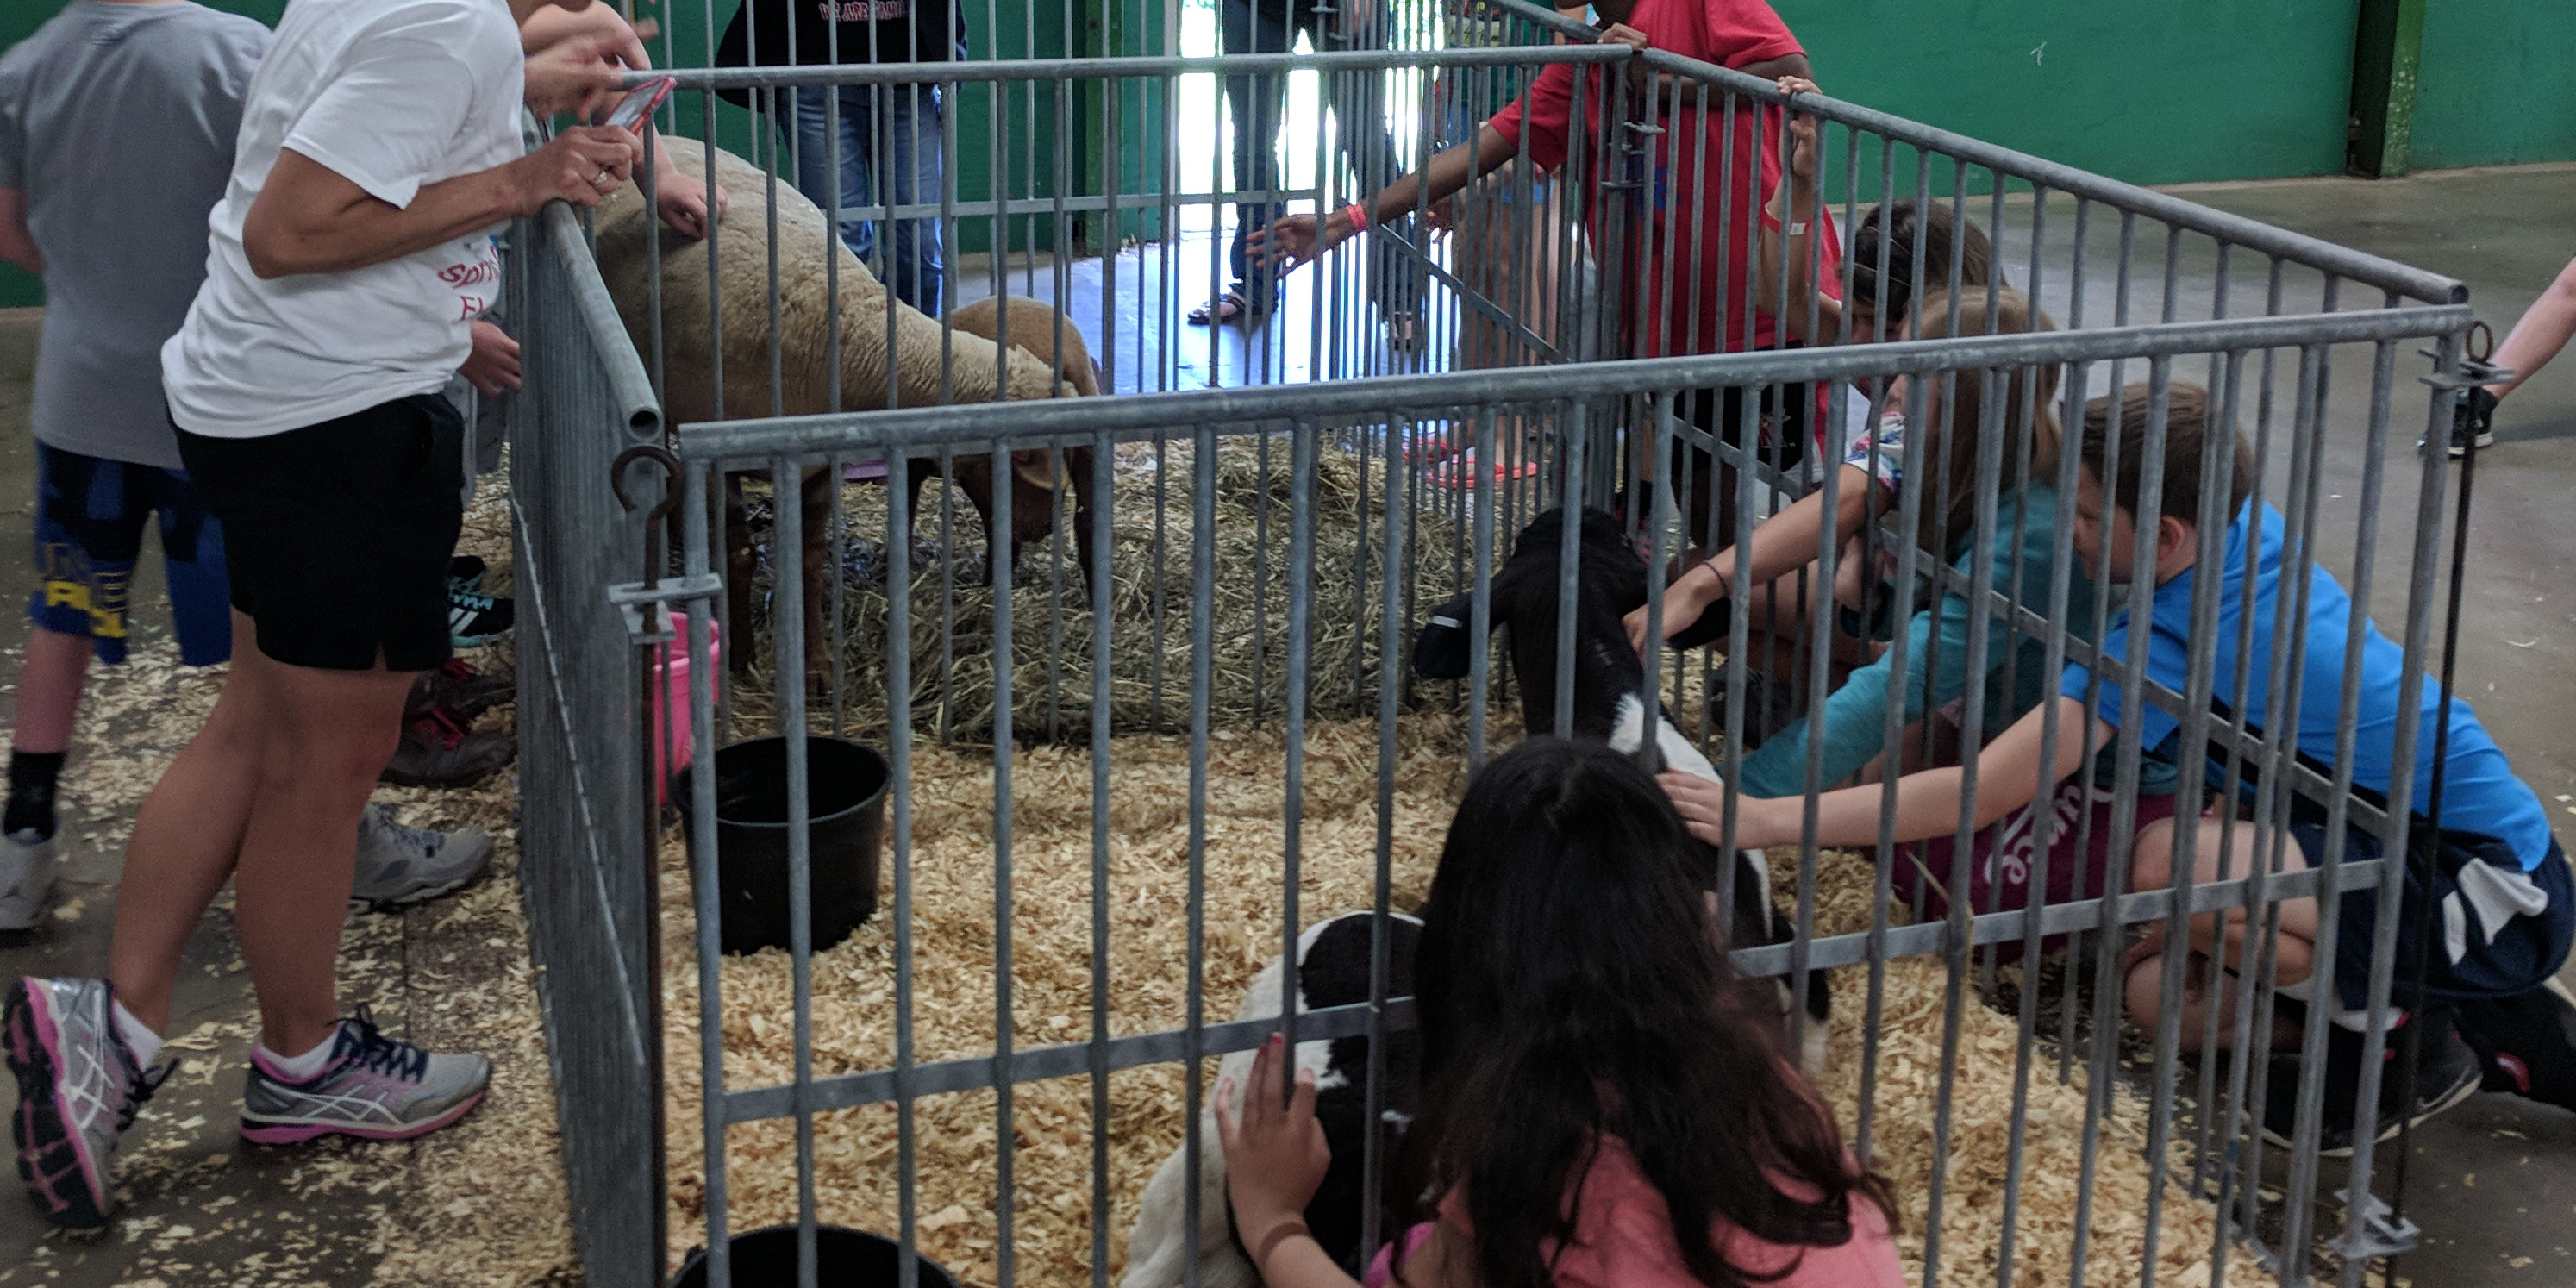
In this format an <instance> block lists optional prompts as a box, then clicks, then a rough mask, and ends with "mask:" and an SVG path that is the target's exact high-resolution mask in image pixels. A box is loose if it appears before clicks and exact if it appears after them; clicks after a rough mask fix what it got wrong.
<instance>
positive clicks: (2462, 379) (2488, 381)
mask: <svg viewBox="0 0 2576 1288" xmlns="http://www.w3.org/2000/svg"><path fill="white" fill-rule="evenodd" d="M2424 356H2425V357H2427V358H2430V357H2432V356H2433V355H2432V354H2430V353H2427V354H2425V355H2424ZM2420 378H2421V379H2422V380H2423V382H2424V383H2425V384H2428V385H2431V386H2432V387H2434V388H2435V389H2450V390H2455V391H2456V390H2461V389H2475V388H2477V387H2479V386H2480V385H2500V384H2503V383H2505V382H2506V381H2509V380H2511V379H2513V371H2512V370H2511V369H2510V368H2506V367H2499V366H2497V365H2496V364H2494V363H2492V362H2480V361H2479V360H2477V359H2475V358H2462V359H2460V365H2459V368H2458V370H2456V371H2453V372H2452V373H2451V374H2449V375H2442V374H2440V373H2436V374H2433V375H2429V376H2424V377H2420Z"/></svg>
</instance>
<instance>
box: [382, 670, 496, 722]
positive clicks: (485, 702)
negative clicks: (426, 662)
mask: <svg viewBox="0 0 2576 1288" xmlns="http://www.w3.org/2000/svg"><path fill="white" fill-rule="evenodd" d="M518 695H519V681H518V678H517V677H515V676H508V675H489V674H486V673H484V672H482V671H478V670H475V669H474V666H473V664H471V663H469V662H467V661H466V660H465V659H463V658H461V657H452V658H449V659H447V662H446V664H445V665H443V666H441V667H439V668H438V669H437V670H435V671H423V672H421V676H420V679H419V680H417V681H415V682H414V683H413V685H412V691H411V698H410V700H409V701H408V702H407V703H405V704H404V708H403V709H404V711H405V713H406V714H407V715H410V716H412V717H418V716H420V715H421V714H423V713H425V712H427V711H428V710H429V709H430V708H431V707H445V708H447V709H448V710H449V711H451V712H454V713H455V714H456V718H457V719H459V720H468V721H470V720H472V719H473V718H474V717H476V716H479V715H481V714H483V713H484V712H486V711H489V710H491V709H492V708H494V707H497V706H500V705H502V704H504V703H507V702H514V701H517V700H518Z"/></svg>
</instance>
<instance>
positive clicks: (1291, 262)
mask: <svg viewBox="0 0 2576 1288" xmlns="http://www.w3.org/2000/svg"><path fill="white" fill-rule="evenodd" d="M1593 9H1594V11H1595V12H1596V13H1598V14H1599V15H1600V16H1601V17H1602V18H1603V19H1605V20H1608V21H1609V22H1610V23H1611V26H1610V27H1609V28H1608V29H1607V30H1606V31H1604V32H1603V33H1602V39H1603V40H1604V41H1606V42H1613V43H1618V44H1625V45H1629V46H1631V47H1633V48H1636V49H1639V50H1643V49H1647V48H1653V49H1659V50H1663V51H1666V52H1668V53H1674V54H1679V55H1682V56H1684V57H1687V58H1694V59H1698V60H1700V61H1702V62H1709V63H1715V64H1718V65H1720V66H1723V67H1726V68H1729V69H1731V70H1735V71H1739V72H1744V73H1746V74H1748V75H1752V76H1757V77H1762V78H1764V79H1767V80H1776V79H1778V78H1779V77H1782V76H1797V77H1802V78H1812V76H1813V70H1812V69H1811V68H1810V67H1809V65H1808V62H1807V56H1806V53H1805V51H1804V50H1803V49H1801V48H1800V47H1799V45H1798V41H1797V38H1796V37H1795V36H1793V35H1791V34H1790V32H1789V28H1788V26H1787V24H1785V23H1783V22H1782V21H1781V20H1780V16H1779V14H1777V13H1775V12H1773V10H1772V8H1771V6H1770V5H1769V4H1767V3H1765V2H1764V0H1596V3H1595V4H1594V5H1593ZM1623 79H1624V81H1625V83H1622V81H1623ZM1623 121H1624V122H1631V123H1634V124H1638V125H1649V124H1651V125H1654V126H1659V127H1660V130H1661V132H1660V133H1652V134H1645V135H1643V136H1641V137H1643V138H1644V139H1645V140H1647V141H1648V146H1647V148H1646V151H1645V154H1644V155H1642V156H1636V157H1628V156H1625V155H1623V152H1622V149H1621V148H1620V147H1619V146H1618V145H1619V144H1620V142H1621V139H1622V137H1623V136H1624V135H1625V134H1626V131H1624V130H1620V129H1617V128H1605V127H1616V126H1618V125H1620V124H1621V123H1622V122H1623ZM1578 123H1579V124H1580V130H1579V131H1578V129H1577V125H1578ZM1779 139H1780V109H1779V108H1778V107H1776V106H1767V105H1766V106H1760V107H1756V106H1754V105H1753V104H1751V103H1749V102H1747V101H1745V100H1742V99H1732V100H1731V99H1730V97H1729V96H1728V95H1727V94H1725V93H1723V92H1721V91H1718V90H1717V89H1715V88H1714V87H1709V86H1704V84H1703V83H1702V82H1698V81H1694V80H1690V79H1687V78H1678V77H1673V76H1670V75H1663V76H1658V77H1654V78H1652V79H1651V80H1650V79H1648V78H1646V77H1643V76H1631V77H1626V78H1622V77H1620V76H1619V75H1618V74H1617V73H1606V72H1604V71H1602V70H1599V69H1596V68H1593V67H1589V66H1586V67H1583V68H1580V69H1578V68H1577V67H1576V66H1575V65H1574V64H1570V63H1558V64H1554V65H1551V66H1549V67H1548V68H1547V69H1546V70H1545V71H1544V72H1542V73H1541V74H1540V75H1539V76H1538V78H1537V80H1536V81H1535V82H1534V83H1533V84H1532V85H1531V87H1530V90H1529V92H1528V94H1527V95H1525V96H1524V97H1523V98H1522V99H1520V100H1517V101H1514V102H1513V103H1511V104H1509V105H1507V106H1505V107H1504V108H1503V110H1502V111H1500V112H1497V113H1495V114H1494V116H1493V117H1492V119H1490V120H1488V121H1487V122H1486V123H1485V124H1484V125H1483V126H1482V127H1481V128H1480V129H1478V130H1477V132H1476V138H1475V140H1474V141H1473V142H1472V143H1462V144H1459V145H1458V146H1456V147H1453V148H1450V149H1448V150H1446V151H1444V152H1442V153H1440V154H1439V155H1437V156H1435V157H1433V158H1432V160H1431V162H1430V164H1429V165H1427V166H1425V167H1424V168H1423V170H1422V172H1421V173H1420V174H1416V175H1408V176H1406V177H1405V178H1402V179H1399V180H1397V181H1396V182H1394V183H1392V184H1389V185H1388V186H1387V187H1386V188H1385V189H1384V190H1382V191H1381V192H1379V193H1378V194H1377V196H1376V198H1375V199H1374V200H1371V201H1367V202H1356V203H1353V204H1352V205H1351V206H1350V207H1348V208H1347V209H1344V210H1341V211H1336V212H1333V213H1331V214H1327V215H1323V216H1316V215H1289V216H1286V217H1284V218H1281V219H1279V220H1277V221H1275V222H1273V223H1272V224H1271V225H1270V227H1269V228H1268V229H1267V230H1265V232H1264V233H1263V234H1261V235H1260V236H1259V237H1258V238H1256V241H1255V245H1254V246H1253V253H1254V254H1255V255H1256V256H1257V257H1259V258H1261V259H1262V260H1264V261H1265V262H1271V263H1282V264H1284V265H1286V266H1288V267H1294V266H1295V265H1297V264H1301V263H1304V262H1305V261H1307V260H1309V259H1313V258H1315V257H1316V256H1317V255H1320V254H1323V253H1325V252H1327V251H1330V250H1332V249H1333V248H1334V247H1336V246H1338V245H1340V244H1341V243H1342V242H1344V241H1347V240H1349V239H1350V238H1351V237H1352V236H1353V235H1355V234H1357V233H1360V232H1364V231H1366V230H1367V229H1368V228H1370V227H1373V226H1375V225H1377V224H1379V223H1382V222H1384V221H1385V220H1388V219H1392V218H1397V217H1399V216H1402V215H1404V214H1407V213H1410V212H1412V211H1414V210H1417V209H1421V208H1424V207H1427V206H1430V205H1434V204H1437V203H1438V202H1440V201H1442V200H1445V199H1446V198H1447V197H1449V196H1450V195H1451V194H1453V193H1455V192H1457V191H1458V190H1459V189H1461V188H1463V187H1465V186H1466V185H1467V184H1468V183H1469V182H1470V181H1471V180H1473V179H1475V178H1477V177H1479V176H1482V175H1484V174H1486V173H1487V172H1490V171H1492V170H1494V169H1497V168H1499V167H1501V166H1502V165H1503V164H1504V163H1506V162H1508V161H1510V160H1511V159H1512V158H1514V157H1516V156H1521V155H1527V156H1528V157H1529V158H1530V160H1531V162H1532V163H1533V164H1535V165H1537V166H1538V167H1539V168H1540V169H1542V170H1546V171H1555V170H1558V169H1559V168H1561V167H1563V166H1565V165H1566V164H1567V163H1568V162H1569V161H1570V160H1571V161H1576V162H1577V168H1576V177H1578V178H1579V179H1580V180H1581V181H1582V182H1583V184H1584V191H1585V221H1586V230H1587V233H1588V237H1589V241H1590V245H1591V249H1592V253H1593V254H1594V255H1595V256H1597V257H1598V258H1599V259H1600V260H1601V262H1602V265H1603V272H1602V281H1603V283H1604V289H1605V293H1606V294H1607V296H1608V298H1607V299H1606V300H1605V305H1604V308H1605V313H1604V316H1605V317H1609V318H1614V319H1616V322H1615V325H1616V326H1617V327H1618V334H1617V337H1616V340H1617V345H1616V351H1617V352H1619V353H1621V354H1623V355H1628V356H1636V357H1665V356H1671V355H1677V354H1694V353H1720V352H1740V351H1743V350H1746V349H1753V348H1764V347H1769V346H1772V345H1775V344H1779V343H1782V342H1783V341H1784V340H1786V339H1787V337H1785V336H1784V335H1783V334H1782V333H1781V330H1780V328H1779V327H1778V325H1777V323H1776V322H1775V321H1774V319H1773V318H1772V317H1771V316H1770V314H1769V313H1768V312H1767V311H1765V310H1763V309H1761V308H1760V307H1758V305H1759V303H1760V302H1759V301H1756V300H1754V299H1753V298H1752V297H1751V291H1750V286H1749V284H1750V282H1751V280H1752V274H1751V273H1749V272H1748V271H1747V269H1748V267H1749V266H1750V264H1751V261H1752V255H1753V253H1754V249H1755V246H1756V245H1757V243H1756V241H1755V239H1754V236H1753V232H1754V229H1755V228H1756V227H1757V222H1756V221H1757V220H1759V219H1761V218H1762V217H1763V216H1762V211H1763V210H1764V208H1765V207H1766V206H1767V205H1768V203H1769V202H1770V199H1771V195H1772V192H1773V190H1774V189H1775V188H1777V187H1778V186H1779V182H1780V147H1779ZM1578 147H1579V148H1580V153H1579V155H1578V153H1577V149H1578ZM1605 180H1606V182H1605ZM1824 222H1825V223H1826V227H1825V229H1824V230H1823V232H1824V235H1823V236H1821V237H1812V238H1811V239H1809V242H1808V244H1811V245H1812V246H1813V247H1814V249H1815V254H1816V255H1817V257H1818V260H1819V262H1818V263H1817V264H1816V265H1815V272H1814V275H1813V276H1814V280H1815V281H1817V282H1818V283H1819V284H1820V286H1821V287H1822V288H1823V289H1824V290H1825V292H1826V293H1827V294H1828V295H1830V294H1832V293H1833V291H1834V289H1835V284H1836V283H1838V282H1839V280H1840V276H1841V275H1840V271H1839V270H1840V264H1841V246H1840V244H1839V239H1838V238H1837V237H1835V236H1834V235H1833V230H1832V227H1831V223H1830V220H1826V221H1824ZM1789 342H1791V343H1794V341H1789ZM1743 394H1744V391H1743V390H1740V389H1727V390H1698V391H1692V392H1690V393H1687V394H1685V395H1684V396H1683V399H1682V404H1683V405H1682V407H1681V411H1682V414H1683V415H1684V416H1685V417H1687V418H1688V419H1689V420H1690V421H1691V422H1692V423H1694V424H1696V425H1698V426H1699V427H1701V428H1702V429H1706V430H1710V431H1711V432H1714V433H1717V434H1718V436H1719V437H1720V439H1721V440H1722V441H1725V442H1729V443H1734V442H1738V441H1739V439H1740V436H1741V429H1742V426H1743V423H1744V422H1743V420H1742V397H1743ZM1758 396H1759V398H1760V402H1761V409H1760V411H1761V417H1760V419H1761V421H1762V422H1763V424H1762V433H1763V437H1764V439H1766V440H1767V441H1768V443H1769V445H1770V448H1771V451H1770V452H1769V453H1768V454H1767V455H1768V458H1769V459H1771V460H1772V461H1773V462H1774V463H1775V464H1778V465H1781V466H1783V467H1785V466H1787V465H1789V464H1794V463H1795V462H1796V461H1798V460H1799V459H1801V458H1802V457H1803V456H1804V454H1805V453H1806V452H1807V451H1808V450H1811V449H1810V447H1809V444H1808V442H1807V439H1808V438H1809V436H1810V429H1809V426H1810V425H1811V424H1821V423H1822V422H1821V414H1822V408H1821V406H1819V405H1817V404H1818V401H1819V399H1818V395H1817V394H1816V393H1815V391H1813V390H1812V389H1810V388H1809V387H1806V386H1796V387H1792V388H1791V389H1789V390H1787V391H1785V395H1784V394H1783V392H1782V391H1776V390H1761V391H1758ZM1712 466H1713V462H1711V461H1710V459H1709V457H1708V455H1707V454H1706V453H1703V452H1698V451H1695V450H1682V451H1677V452H1676V455H1675V460H1674V470H1673V480H1674V484H1675V486H1676V488H1677V489H1680V490H1681V491H1682V493H1683V494H1685V495H1687V496H1688V498H1689V499H1688V501H1687V502H1686V507H1687V508H1686V511H1685V518H1686V520H1687V522H1688V530H1689V531H1690V533H1691V534H1692V537H1693V539H1694V540H1693V544H1698V543H1699V542H1700V541H1703V540H1705V539H1706V538H1707V537H1708V536H1709V535H1710V534H1711V533H1712V532H1714V533H1715V535H1716V536H1717V537H1718V538H1719V539H1720V540H1721V541H1722V540H1723V539H1724V538H1725V537H1726V536H1727V535H1728V534H1731V533H1732V531H1733V528H1734V523H1733V514H1732V511H1733V506H1732V501H1733V495H1734V485H1733V479H1732V472H1731V471H1725V470H1719V469H1714V468H1712Z"/></svg>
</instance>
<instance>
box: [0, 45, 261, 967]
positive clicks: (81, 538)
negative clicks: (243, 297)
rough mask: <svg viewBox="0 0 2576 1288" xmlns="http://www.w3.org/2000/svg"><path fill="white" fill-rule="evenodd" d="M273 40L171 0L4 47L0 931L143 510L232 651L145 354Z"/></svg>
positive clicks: (156, 341) (38, 881) (186, 596)
mask: <svg viewBox="0 0 2576 1288" xmlns="http://www.w3.org/2000/svg"><path fill="white" fill-rule="evenodd" d="M268 40H269V32H268V28H266V27H263V26H261V25H260V24H259V23H257V22H255V21H253V20H251V19H249V18H245V17H241V16H239V15H236V14H228V13H219V12H217V11H215V10H213V9H208V8H206V7H204V6H202V5H198V4H191V3H186V2H185V0H144V2H141V3H134V2H114V3H112V2H110V0H71V3H70V4H68V5H66V6H65V7H64V8H63V11H62V12H61V13H59V14H57V15H56V16H55V17H54V18H53V20H52V21H50V22H47V23H46V24H45V25H44V26H43V27H40V28H38V29H37V30H36V32H35V34H34V35H32V36H29V37H28V38H27V39H25V40H23V41H20V42H19V43H18V44H17V45H15V46H14V47H12V48H11V49H10V50H9V51H8V53H7V55H6V56H5V57H0V256H5V257H6V258H7V259H8V260H9V261H10V262H12V263H15V264H17V265H18V266H19V267H21V268H24V269H26V270H28V271H29V272H33V273H39V274H41V275H43V277H44V280H45V318H44V327H43V332H42V336H41V339H40V341H39V347H38V349H37V353H36V382H35V397H34V406H33V408H32V411H33V417H32V419H33V421H34V428H35V434H36V471H37V497H36V512H35V529H36V531H35V537H36V541H35V552H36V560H37V564H38V567H37V577H38V585H37V589H36V593H35V595H34V596H33V598H32V600H31V602H30V603H29V604H28V616H29V617H30V618H31V619H32V624H33V627H34V629H33V630H31V631H30V632H29V633H28V640H27V660H26V664H25V667H24V669H23V670H22V671H21V673H20V675H19V677H18V679H19V686H18V719H17V727H16V729H15V730H14V731H13V734H12V747H11V751H10V757H9V796H8V804H7V807H6V810H5V811H0V929H17V928H21V927H23V926H25V925H27V924H30V923H32V922H33V921H34V920H35V918H36V917H37V915H38V914H39V913H40V912H41V911H42V908H43V905H44V900H45V893H46V889H47V887H49V886H50V885H51V884H52V875H53V870H54V867H55V855H54V849H55V847H54V829H55V810H54V787H55V781H56V779H57V777H58V776H59V775H60V773H61V771H62V764H63V754H64V751H65V750H66V748H67V747H68V746H69V745H70V742H71V731H72V719H73V715H74V713H75V712H76V711H77V710H78V709H79V706H80V697H81V688H82V684H83V681H84V679H85V678H86V676H87V673H88V668H89V662H90V658H91V656H92V655H93V654H95V655H96V657H97V658H98V660H100V661H102V662H107V663H110V664H114V663H117V662H122V661H123V660H124V659H125V643H126V630H127V620H126V608H127V602H126V600H127V593H128V590H129V588H130V587H131V585H132V584H133V575H134V566H135V563H136V560H137V559H138V558H139V556H140V555H141V553H142V546H143V530H144V528H145V526H146V525H147V524H150V523H152V522H153V521H154V520H155V519H156V518H157V519H158V521H159V526H160V529H161V549H162V554H163V556H164V559H165V563H166V568H167V571H168V577H167V583H168V586H169V593H170V608H171V618H172V623H173V625H174V626H175V627H176V628H177V633H178V636H179V648H180V654H181V658H182V660H183V661H185V662H187V663H188V664H189V665H192V666H204V665H209V664H212V663H215V662H220V661H223V660H224V659H225V658H227V657H229V656H230V655H231V651H232V623H231V621H230V615H229V613H228V611H227V602H226V600H227V595H226V589H225V570H224V561H223V538H222V535H221V533H220V531H219V530H218V529H217V528H216V527H215V526H214V524H213V523H212V521H211V520H210V519H209V518H208V517H207V515H206V508H205V505H204V503H203V502H201V501H200V500H198V498H197V495H196V489H195V488H193V487H191V486H190V485H189V483H188V478H187V475H186V474H184V473H183V472H181V470H180V468H179V443H178V438H177V436H176V435H174V434H173V433H172V432H171V429H170V420H169V413H168V411H167V409H166V408H165V407H164V406H163V404H162V401H161V363H160V351H161V343H162V341H164V340H167V339H169V338H170V334H171V333H172V332H174V331H176V330H178V329H179V323H180V321H181V320H182V319H184V318H185V317H186V316H187V313H188V305H189V303H190V301H192V300H194V299H195V298H196V295H197V287H198V284H199V283H201V282H203V281H204V280H205V276H206V212H207V211H209V210H211V209H212V208H213V207H214V204H215V202H216V201H217V200H219V199H221V198H222V196H223V193H224V185H225V184H226V183H227V182H228V181H229V180H230V177H231V173H232V165H233V136H234V134H235V133H236V131H237V130H238V129H239V128H240V124H241V112H242V96H243V94H244V93H245V91H246V90H247V89H248V87H249V84H250V78H251V72H252V71H253V70H254V69H255V68H257V67H258V66H259V60H260V57H261V56H262V55H263V54H264V53H265V52H266V51H267V49H268ZM110 158H112V160H111V159H110Z"/></svg>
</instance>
